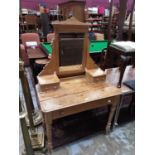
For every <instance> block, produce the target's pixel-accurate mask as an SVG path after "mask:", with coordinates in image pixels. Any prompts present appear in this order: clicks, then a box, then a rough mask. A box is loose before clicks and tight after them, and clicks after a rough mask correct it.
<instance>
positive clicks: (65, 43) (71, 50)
mask: <svg viewBox="0 0 155 155" xmlns="http://www.w3.org/2000/svg"><path fill="white" fill-rule="evenodd" d="M59 36H60V37H59V38H60V40H59V48H60V54H59V66H71V65H79V64H82V57H83V46H84V33H60V34H59Z"/></svg>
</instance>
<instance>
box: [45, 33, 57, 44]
mask: <svg viewBox="0 0 155 155" xmlns="http://www.w3.org/2000/svg"><path fill="white" fill-rule="evenodd" d="M54 36H55V33H49V34H47V42H51V41H52V40H53V39H54Z"/></svg>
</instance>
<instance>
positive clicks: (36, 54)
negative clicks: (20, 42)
mask: <svg viewBox="0 0 155 155" xmlns="http://www.w3.org/2000/svg"><path fill="white" fill-rule="evenodd" d="M27 55H28V58H29V59H38V58H46V57H47V55H46V54H45V53H44V52H43V51H42V50H41V49H40V48H39V47H37V48H27Z"/></svg>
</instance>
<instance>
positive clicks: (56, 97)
mask: <svg viewBox="0 0 155 155" xmlns="http://www.w3.org/2000/svg"><path fill="white" fill-rule="evenodd" d="M106 72H107V77H106V81H105V82H103V81H100V82H96V83H93V82H89V81H88V80H87V79H86V77H85V75H82V76H76V77H70V78H62V79H60V81H61V82H60V88H58V89H55V90H50V91H47V92H40V91H39V87H38V86H37V87H36V88H37V92H38V97H39V101H40V106H41V110H42V112H52V111H57V110H60V109H64V108H68V107H76V106H77V105H80V104H86V103H89V102H93V101H94V102H95V101H97V100H98V101H99V100H100V99H102V98H109V97H112V96H117V95H121V94H122V93H127V92H131V91H132V90H131V89H129V88H128V87H126V86H125V85H123V86H122V87H121V88H117V87H116V85H117V82H116V81H118V79H117V78H118V77H119V74H118V72H119V69H118V68H114V69H108V70H106ZM132 72H133V69H131V68H129V69H127V72H126V76H124V80H126V79H134V73H132ZM129 77H130V78H129ZM114 79H117V80H114Z"/></svg>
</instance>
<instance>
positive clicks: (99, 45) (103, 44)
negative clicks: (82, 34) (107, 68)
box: [89, 40, 108, 53]
mask: <svg viewBox="0 0 155 155" xmlns="http://www.w3.org/2000/svg"><path fill="white" fill-rule="evenodd" d="M107 46H108V41H106V40H101V41H100V40H97V41H96V40H94V41H91V42H90V45H89V53H101V52H102V50H103V49H106V48H107Z"/></svg>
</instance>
